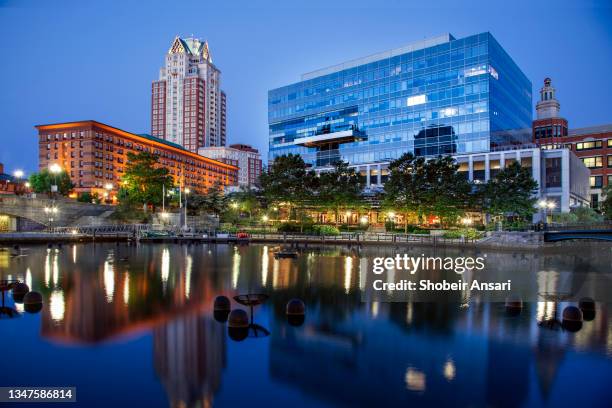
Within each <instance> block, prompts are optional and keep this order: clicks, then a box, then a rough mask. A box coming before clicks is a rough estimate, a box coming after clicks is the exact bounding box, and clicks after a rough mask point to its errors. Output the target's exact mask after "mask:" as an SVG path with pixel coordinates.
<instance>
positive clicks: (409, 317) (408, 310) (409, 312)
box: [406, 302, 413, 324]
mask: <svg viewBox="0 0 612 408" xmlns="http://www.w3.org/2000/svg"><path fill="white" fill-rule="evenodd" d="M412 312H413V310H412V302H409V303H408V304H407V306H406V323H408V324H410V323H412Z"/></svg>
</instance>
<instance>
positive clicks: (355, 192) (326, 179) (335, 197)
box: [317, 161, 361, 226]
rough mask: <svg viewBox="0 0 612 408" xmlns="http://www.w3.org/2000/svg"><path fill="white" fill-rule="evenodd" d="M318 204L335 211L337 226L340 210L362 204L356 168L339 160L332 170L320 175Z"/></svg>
mask: <svg viewBox="0 0 612 408" xmlns="http://www.w3.org/2000/svg"><path fill="white" fill-rule="evenodd" d="M317 198H318V200H317V203H318V204H317V205H318V206H320V207H323V208H329V209H331V210H333V211H334V214H335V220H336V226H337V225H338V218H339V213H340V210H342V209H348V208H355V207H358V206H360V204H361V185H360V183H359V176H358V175H357V173H356V172H355V169H353V168H349V166H348V163H345V162H343V161H338V162H336V163H334V168H333V170H331V171H328V172H323V173H321V174H320V175H319V186H318V194H317Z"/></svg>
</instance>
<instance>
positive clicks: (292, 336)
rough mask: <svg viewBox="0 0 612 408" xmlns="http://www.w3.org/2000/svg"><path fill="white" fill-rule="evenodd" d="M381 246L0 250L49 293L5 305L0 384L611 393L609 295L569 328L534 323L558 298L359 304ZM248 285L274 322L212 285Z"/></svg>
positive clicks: (350, 394) (494, 395)
mask: <svg viewBox="0 0 612 408" xmlns="http://www.w3.org/2000/svg"><path fill="white" fill-rule="evenodd" d="M419 252H425V253H426V254H428V253H430V252H431V253H433V250H430V249H429V250H428V249H426V250H422V249H419ZM589 254H590V255H592V256H591V258H590V259H591V262H592V264H591V265H587V266H588V267H590V268H595V269H599V270H601V268H604V269H605V268H609V267H610V259H611V258H610V249H609V248H606V247H605V246H604V247H602V246H597V247H593V248H592V247H588V246H585V247H581V248H575V251H574V250H572V251H569V253H567V254H564V255H554V256H542V255H534V254H516V253H515V254H513V253H506V254H502V253H497V254H495V253H489V254H488V255H489V259H490V261H491V262H492V264H496V263H499V265H506V266H507V265H509V264H510V265H516V267H520V268H529V270H532V271H533V272H534V273H538V272H541V271H547V272H551V271H552V272H567V271H571V270H572V268H574V269H576V268H584V267H585V263H584V259H585V258H584V257H585V256H586V255H589ZM381 255H384V256H390V255H393V251H392V249H390V248H389V249H367V250H364V251H362V252H361V253H355V251H351V250H348V249H345V248H323V249H316V248H313V249H311V250H308V251H305V252H304V253H303V254H302V255H301V256H300V257H299V258H298V259H297V260H289V259H286V260H275V259H274V257H273V256H272V254H271V247H269V246H263V245H251V246H246V247H234V246H231V245H217V246H214V245H210V246H209V245H194V246H186V245H185V246H180V245H171V244H170V245H161V244H160V245H154V244H151V245H140V246H138V247H134V246H126V245H125V244H121V245H115V244H97V245H92V244H87V245H76V246H72V245H70V246H67V245H65V246H63V248H61V249H60V250H57V251H56V250H55V249H53V250H47V248H46V247H31V248H30V251H29V255H28V256H27V257H21V258H10V256H9V254H8V253H7V252H0V278H13V279H14V278H18V279H22V280H25V281H26V282H27V283H28V284H29V286H30V287H31V288H32V289H33V290H37V291H39V292H41V293H42V294H43V296H44V306H43V309H42V311H41V312H40V313H38V314H28V313H23V314H22V315H21V316H20V317H18V318H13V319H7V318H2V319H0V350H2V355H1V356H0V361H1V365H0V385H3V386H9V385H15V386H16V385H21V386H25V385H31V386H36V385H38V386H52V385H53V386H76V387H77V398H78V401H79V404H78V405H82V406H104V407H109V406H116V407H122V406H128V405H132V406H147V407H157V406H160V407H163V406H169V405H173V406H207V405H211V404H214V405H218V406H232V407H236V406H244V405H253V404H254V405H260V404H264V403H265V404H268V405H270V406H278V405H285V406H291V407H299V406H334V405H353V406H355V405H360V406H396V405H400V404H401V405H403V406H408V405H409V404H411V405H412V406H424V405H429V406H441V405H442V404H446V405H452V406H472V407H473V406H501V407H503V406H507V407H516V406H554V407H559V406H602V407H603V406H610V405H609V404H610V401H611V400H612V387H611V385H612V380H611V379H612V316H611V314H610V312H609V310H610V307H612V305H608V306H606V305H602V304H598V305H597V311H596V316H595V318H594V319H593V320H592V321H587V322H585V323H584V325H583V327H582V329H581V330H580V331H578V332H576V333H570V332H567V331H563V330H561V329H560V328H555V329H549V328H544V327H540V326H538V320H543V319H549V318H551V317H554V316H558V315H560V313H561V310H562V308H563V306H564V305H563V304H559V305H557V304H555V303H552V302H549V303H544V302H542V303H530V304H528V305H526V308H525V310H523V313H522V314H521V315H520V316H516V317H511V316H508V315H507V314H506V313H505V311H504V309H503V305H499V304H494V303H479V302H478V301H476V300H475V299H468V300H467V301H465V299H463V300H462V301H458V302H451V303H435V304H433V303H427V304H426V303H377V302H371V303H364V302H362V301H361V294H360V283H359V280H360V279H359V277H360V271H359V265H360V260H359V257H373V256H381ZM576 270H577V269H576ZM245 292H264V293H267V294H269V295H270V299H269V300H268V301H267V302H266V303H265V304H264V305H262V306H258V307H257V308H256V309H255V322H256V323H258V324H260V325H261V326H263V327H265V328H267V329H268V330H269V331H270V335H269V336H268V337H265V338H247V339H245V340H244V341H241V342H236V341H234V340H232V339H231V338H230V337H229V336H228V333H227V327H226V325H225V324H222V323H219V322H217V321H216V320H215V319H214V318H213V312H212V309H213V300H214V298H215V296H217V295H220V294H225V295H227V296H232V295H235V294H238V293H245ZM294 297H298V298H301V299H303V300H304V301H305V303H306V308H307V313H306V319H305V322H304V324H303V325H302V326H299V327H295V326H292V325H289V324H288V323H287V321H286V317H285V315H284V308H285V304H286V302H287V301H288V300H289V299H291V298H294ZM7 304H9V305H11V306H12V305H13V301H12V299H11V297H10V295H9V296H8V297H7ZM232 307H238V305H237V304H236V303H233V302H232ZM15 308H16V309H17V310H23V306H22V305H19V304H17V305H15ZM75 405H77V404H72V405H70V406H75ZM21 406H23V405H21Z"/></svg>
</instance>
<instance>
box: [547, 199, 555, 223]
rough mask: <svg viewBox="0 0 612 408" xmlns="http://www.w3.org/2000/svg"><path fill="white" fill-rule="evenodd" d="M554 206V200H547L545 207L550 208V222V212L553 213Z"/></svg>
mask: <svg viewBox="0 0 612 408" xmlns="http://www.w3.org/2000/svg"><path fill="white" fill-rule="evenodd" d="M556 206H557V205H556V204H555V202H554V201H549V202H548V203H547V204H546V208H547V209H548V210H550V222H552V215H553V214H552V213H553V210H554V209H555V207H556Z"/></svg>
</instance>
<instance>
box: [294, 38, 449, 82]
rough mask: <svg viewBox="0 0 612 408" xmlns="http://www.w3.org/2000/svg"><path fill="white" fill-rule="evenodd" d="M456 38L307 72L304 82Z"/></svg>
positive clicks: (415, 44)
mask: <svg viewBox="0 0 612 408" xmlns="http://www.w3.org/2000/svg"><path fill="white" fill-rule="evenodd" d="M454 40H455V37H453V35H452V34H450V33H446V34H443V35H439V36H437V37H432V38H426V39H424V40H420V41H415V42H413V43H410V44H407V45H404V46H403V47H399V48H394V49H391V50H388V51H383V52H378V53H376V54H372V55H369V56H367V57H362V58H357V59H354V60H350V61H346V62H343V63H340V64H336V65H332V66H329V67H326V68H321V69H317V70H315V71H311V72H307V73H305V74H302V81H306V80H308V79H313V78H316V77H320V76H323V75H329V74H332V73H334V72H338V71H342V70H345V69H349V68H354V67H357V66H359V65H364V64H369V63H370V62H374V61H378V60H381V59H385V58H391V57H394V56H396V55H401V54H406V53H408V52H413V51H416V50H421V49H424V48H429V47H433V46H435V45H439V44H444V43H447V42H451V41H454Z"/></svg>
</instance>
